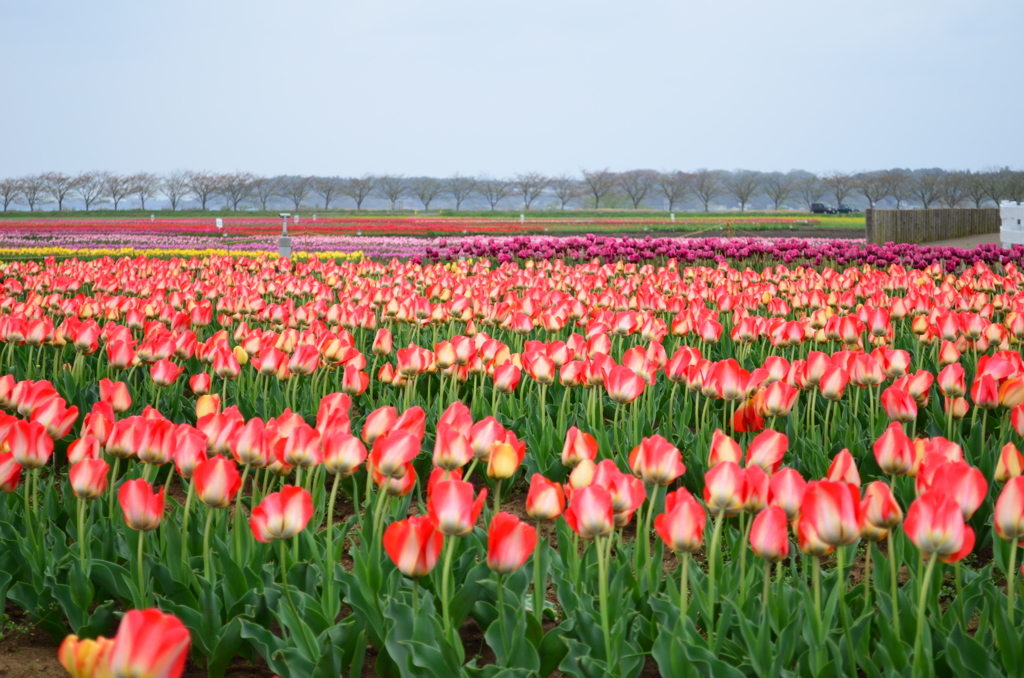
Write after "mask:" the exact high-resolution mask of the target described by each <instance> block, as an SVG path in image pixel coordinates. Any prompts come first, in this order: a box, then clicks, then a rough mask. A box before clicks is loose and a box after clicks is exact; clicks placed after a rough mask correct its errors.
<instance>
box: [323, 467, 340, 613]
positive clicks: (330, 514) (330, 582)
mask: <svg viewBox="0 0 1024 678" xmlns="http://www.w3.org/2000/svg"><path fill="white" fill-rule="evenodd" d="M340 484H341V475H340V474H338V475H335V476H334V484H333V485H332V486H331V498H330V500H329V501H328V502H327V567H326V568H325V569H326V570H327V571H326V572H324V582H325V583H326V584H327V587H326V588H327V592H326V593H327V599H328V600H333V595H334V501H335V499H337V497H338V485H340ZM329 621H331V620H329Z"/></svg>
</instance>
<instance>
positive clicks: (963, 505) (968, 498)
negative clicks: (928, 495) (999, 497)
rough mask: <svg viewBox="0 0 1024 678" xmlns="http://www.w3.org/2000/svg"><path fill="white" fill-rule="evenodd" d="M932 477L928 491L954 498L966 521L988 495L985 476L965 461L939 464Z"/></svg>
mask: <svg viewBox="0 0 1024 678" xmlns="http://www.w3.org/2000/svg"><path fill="white" fill-rule="evenodd" d="M930 475H931V482H930V483H929V484H928V485H927V487H928V489H929V490H935V491H938V492H942V493H944V494H946V495H948V496H950V497H951V498H953V499H954V500H955V501H956V502H957V504H959V506H960V509H961V510H962V511H963V514H964V520H970V519H971V517H972V516H973V515H974V512H975V511H977V510H978V507H979V506H981V504H982V502H984V501H985V496H986V495H987V494H988V483H987V482H985V476H983V475H982V474H981V471H979V470H978V469H976V468H974V467H972V466H970V465H969V464H968V463H967V462H965V461H956V462H946V463H944V464H939V465H938V466H937V467H936V468H935V469H934V472H933V473H931V474H930ZM925 480H927V479H925Z"/></svg>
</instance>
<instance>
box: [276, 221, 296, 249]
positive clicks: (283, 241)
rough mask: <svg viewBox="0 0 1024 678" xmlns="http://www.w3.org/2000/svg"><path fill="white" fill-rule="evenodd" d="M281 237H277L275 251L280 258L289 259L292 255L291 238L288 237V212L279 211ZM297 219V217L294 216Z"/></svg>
mask: <svg viewBox="0 0 1024 678" xmlns="http://www.w3.org/2000/svg"><path fill="white" fill-rule="evenodd" d="M280 216H281V237H280V238H278V239H277V253H278V254H279V255H280V256H281V258H282V259H289V258H291V256H292V239H291V238H289V237H288V217H290V216H291V214H289V213H288V212H281V213H280ZM296 219H298V217H296Z"/></svg>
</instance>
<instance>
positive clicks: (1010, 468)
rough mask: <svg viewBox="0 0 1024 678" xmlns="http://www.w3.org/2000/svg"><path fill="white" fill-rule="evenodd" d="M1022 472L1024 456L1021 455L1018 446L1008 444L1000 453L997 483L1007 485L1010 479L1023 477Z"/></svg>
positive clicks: (996, 474)
mask: <svg viewBox="0 0 1024 678" xmlns="http://www.w3.org/2000/svg"><path fill="white" fill-rule="evenodd" d="M1022 472H1024V456H1022V455H1021V453H1020V451H1019V450H1018V449H1017V446H1016V445H1014V444H1013V443H1006V444H1005V445H1003V449H1002V451H1001V452H1000V453H999V461H997V462H996V471H995V479H996V481H997V482H1000V483H1005V482H1006V481H1007V480H1009V479H1010V478H1016V477H1017V476H1019V475H1021V473H1022Z"/></svg>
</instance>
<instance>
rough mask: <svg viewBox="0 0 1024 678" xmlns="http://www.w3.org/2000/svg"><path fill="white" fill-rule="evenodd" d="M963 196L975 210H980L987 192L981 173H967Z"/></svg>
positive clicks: (986, 198) (986, 197)
mask: <svg viewBox="0 0 1024 678" xmlns="http://www.w3.org/2000/svg"><path fill="white" fill-rule="evenodd" d="M964 196H965V197H967V198H968V199H970V201H971V202H973V203H974V206H975V208H980V207H981V206H982V205H983V204H984V203H985V201H986V200H988V191H986V190H985V179H984V175H983V174H982V173H981V172H970V171H968V172H967V177H966V179H965V180H964Z"/></svg>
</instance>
